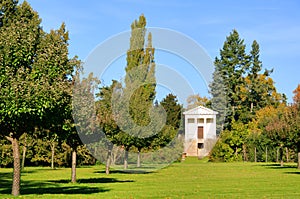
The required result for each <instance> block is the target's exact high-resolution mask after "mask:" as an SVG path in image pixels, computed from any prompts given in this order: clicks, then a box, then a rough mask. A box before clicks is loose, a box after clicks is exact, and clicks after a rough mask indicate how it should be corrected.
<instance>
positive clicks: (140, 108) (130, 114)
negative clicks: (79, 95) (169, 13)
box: [112, 15, 156, 169]
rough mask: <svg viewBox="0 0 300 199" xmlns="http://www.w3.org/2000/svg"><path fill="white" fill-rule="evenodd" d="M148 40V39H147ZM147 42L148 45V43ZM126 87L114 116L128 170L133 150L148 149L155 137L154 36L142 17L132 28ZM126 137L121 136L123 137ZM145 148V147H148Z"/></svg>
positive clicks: (114, 101) (114, 103)
mask: <svg viewBox="0 0 300 199" xmlns="http://www.w3.org/2000/svg"><path fill="white" fill-rule="evenodd" d="M146 38H147V39H146ZM145 40H147V42H146V41H145ZM126 60H127V65H126V68H125V71H126V76H125V85H124V87H123V88H122V89H121V90H122V91H121V92H117V93H115V94H113V99H112V106H113V108H112V109H113V115H114V116H115V119H116V121H117V125H118V126H119V127H120V129H121V131H122V132H121V134H120V139H119V140H120V141H121V143H122V145H123V147H124V149H125V157H124V168H125V169H126V168H127V164H128V163H127V160H128V151H129V150H130V149H131V148H132V147H136V148H138V154H139V152H140V149H141V148H144V147H147V146H146V145H147V143H148V142H146V141H142V140H141V139H146V138H147V137H150V136H151V135H152V134H154V133H155V131H156V130H155V128H156V126H155V125H154V126H153V125H152V124H156V122H154V120H153V119H155V118H151V114H152V113H153V100H154V98H155V87H156V82H155V81H156V80H155V63H154V48H153V47H152V35H151V33H149V34H148V35H146V18H145V17H144V15H141V16H140V17H139V19H138V20H135V21H134V22H133V23H132V24H131V37H130V47H129V49H128V51H127V59H126ZM122 134H123V135H124V136H121V135H122ZM144 145H145V146H144Z"/></svg>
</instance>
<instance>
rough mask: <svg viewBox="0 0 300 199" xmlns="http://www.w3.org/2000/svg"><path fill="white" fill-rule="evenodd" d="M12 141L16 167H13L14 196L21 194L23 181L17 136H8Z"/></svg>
mask: <svg viewBox="0 0 300 199" xmlns="http://www.w3.org/2000/svg"><path fill="white" fill-rule="evenodd" d="M6 138H7V139H8V140H9V141H11V144H12V149H13V158H14V169H13V183H12V190H11V194H12V195H13V196H18V195H20V182H21V164H20V146H19V142H18V139H17V138H11V137H6Z"/></svg>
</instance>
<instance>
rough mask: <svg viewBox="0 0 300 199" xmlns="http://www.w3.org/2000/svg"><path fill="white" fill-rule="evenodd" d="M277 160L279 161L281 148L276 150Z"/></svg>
mask: <svg viewBox="0 0 300 199" xmlns="http://www.w3.org/2000/svg"><path fill="white" fill-rule="evenodd" d="M276 162H279V148H278V149H277V151H276Z"/></svg>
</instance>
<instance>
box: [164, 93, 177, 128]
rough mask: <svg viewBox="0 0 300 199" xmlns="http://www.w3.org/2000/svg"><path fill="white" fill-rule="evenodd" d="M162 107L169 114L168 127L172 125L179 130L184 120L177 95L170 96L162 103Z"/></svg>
mask: <svg viewBox="0 0 300 199" xmlns="http://www.w3.org/2000/svg"><path fill="white" fill-rule="evenodd" d="M160 105H162V107H163V108H164V110H165V111H166V113H167V118H166V125H170V126H172V127H174V128H175V129H179V127H180V125H181V118H182V106H181V105H180V104H179V103H178V100H177V98H176V96H175V95H173V94H168V95H167V96H166V97H165V98H164V99H163V100H162V101H161V102H160Z"/></svg>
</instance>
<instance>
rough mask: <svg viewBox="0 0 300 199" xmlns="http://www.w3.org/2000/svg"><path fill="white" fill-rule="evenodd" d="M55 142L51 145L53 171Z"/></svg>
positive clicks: (52, 167)
mask: <svg viewBox="0 0 300 199" xmlns="http://www.w3.org/2000/svg"><path fill="white" fill-rule="evenodd" d="M54 155H55V142H53V143H52V144H51V169H54Z"/></svg>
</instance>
